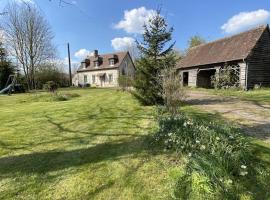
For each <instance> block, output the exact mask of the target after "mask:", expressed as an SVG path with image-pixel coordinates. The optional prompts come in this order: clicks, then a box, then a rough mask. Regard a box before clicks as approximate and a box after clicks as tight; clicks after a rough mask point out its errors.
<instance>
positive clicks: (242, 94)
mask: <svg viewBox="0 0 270 200" xmlns="http://www.w3.org/2000/svg"><path fill="white" fill-rule="evenodd" d="M190 89H193V90H198V91H204V92H208V93H211V94H217V95H221V96H232V97H238V98H240V99H242V100H247V101H253V102H254V103H265V104H270V88H262V89H257V90H249V91H244V90H233V89H229V90H215V89H205V88H190Z"/></svg>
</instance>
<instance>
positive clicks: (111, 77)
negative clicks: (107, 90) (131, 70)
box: [109, 74, 113, 83]
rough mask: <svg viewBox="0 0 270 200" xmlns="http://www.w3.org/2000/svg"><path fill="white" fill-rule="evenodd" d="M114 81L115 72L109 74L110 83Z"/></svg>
mask: <svg viewBox="0 0 270 200" xmlns="http://www.w3.org/2000/svg"><path fill="white" fill-rule="evenodd" d="M112 82H113V74H109V83H112Z"/></svg>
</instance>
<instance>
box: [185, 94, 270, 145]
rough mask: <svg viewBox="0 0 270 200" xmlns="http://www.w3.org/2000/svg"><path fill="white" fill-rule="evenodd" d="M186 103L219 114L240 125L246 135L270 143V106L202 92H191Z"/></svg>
mask: <svg viewBox="0 0 270 200" xmlns="http://www.w3.org/2000/svg"><path fill="white" fill-rule="evenodd" d="M186 101H187V102H188V103H190V104H192V105H194V106H197V107H199V108H200V109H202V110H204V111H207V112H211V113H219V114H220V115H221V116H223V117H224V118H227V119H229V120H232V121H233V122H234V123H237V124H239V125H240V126H241V127H242V128H243V130H244V131H245V133H246V134H248V135H251V136H254V137H257V138H259V139H262V140H264V141H266V142H268V143H270V105H264V104H259V103H254V102H251V101H243V100H240V99H238V98H237V97H222V96H218V95H212V94H208V93H206V92H201V91H189V92H188V94H187V100H186Z"/></svg>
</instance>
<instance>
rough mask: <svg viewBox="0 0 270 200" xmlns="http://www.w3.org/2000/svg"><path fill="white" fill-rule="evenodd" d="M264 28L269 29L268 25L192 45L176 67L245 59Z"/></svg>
mask: <svg viewBox="0 0 270 200" xmlns="http://www.w3.org/2000/svg"><path fill="white" fill-rule="evenodd" d="M266 29H268V30H269V28H268V25H264V26H260V27H258V28H255V29H251V30H249V31H246V32H243V33H239V34H237V35H233V36H231V37H227V38H223V39H219V40H216V41H213V42H209V43H206V44H202V45H199V46H196V47H193V48H191V49H190V50H189V51H188V53H187V55H186V56H185V57H184V58H183V59H182V60H180V62H179V65H178V68H187V67H194V66H199V65H207V64H214V63H223V62H228V61H235V60H241V59H245V58H247V57H248V55H249V54H250V52H251V50H252V49H253V47H254V46H255V45H256V43H257V41H258V40H259V38H260V37H261V35H262V33H263V32H264V31H265V30H266Z"/></svg>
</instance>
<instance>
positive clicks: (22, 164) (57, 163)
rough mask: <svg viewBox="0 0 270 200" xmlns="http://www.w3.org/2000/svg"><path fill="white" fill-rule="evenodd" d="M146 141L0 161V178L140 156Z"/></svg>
mask: <svg viewBox="0 0 270 200" xmlns="http://www.w3.org/2000/svg"><path fill="white" fill-rule="evenodd" d="M147 138H148V137H147V136H141V137H133V138H124V139H122V140H116V141H113V142H107V143H102V144H96V145H95V146H93V147H89V148H84V149H76V150H71V151H48V152H41V153H31V154H24V155H18V156H9V157H3V158H0V174H1V175H0V176H2V177H3V176H10V174H13V173H17V172H20V173H26V174H29V173H38V174H42V173H46V172H50V171H56V170H62V169H65V168H70V167H75V166H81V165H84V164H90V163H99V162H106V161H109V160H113V161H115V160H119V159H122V158H125V157H129V156H139V154H141V153H142V154H143V153H144V152H145V153H146V152H148V153H149V152H152V153H154V152H153V151H150V150H149V149H148V145H147V143H148V139H147Z"/></svg>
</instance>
